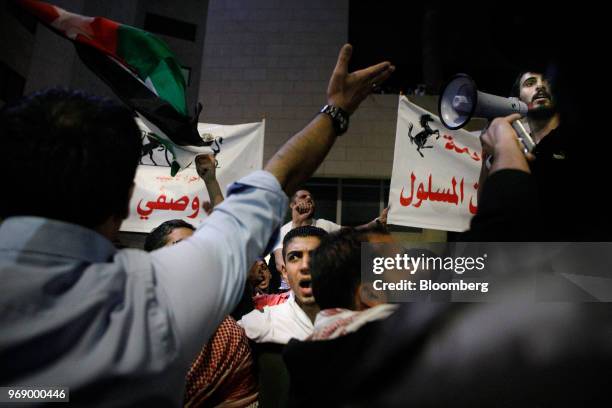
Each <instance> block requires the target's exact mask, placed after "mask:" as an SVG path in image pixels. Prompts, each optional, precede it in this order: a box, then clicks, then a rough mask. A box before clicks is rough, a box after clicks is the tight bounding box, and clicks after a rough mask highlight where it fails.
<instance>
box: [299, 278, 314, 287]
mask: <svg viewBox="0 0 612 408" xmlns="http://www.w3.org/2000/svg"><path fill="white" fill-rule="evenodd" d="M300 288H303V289H311V288H312V279H310V278H304V279H302V280H300Z"/></svg>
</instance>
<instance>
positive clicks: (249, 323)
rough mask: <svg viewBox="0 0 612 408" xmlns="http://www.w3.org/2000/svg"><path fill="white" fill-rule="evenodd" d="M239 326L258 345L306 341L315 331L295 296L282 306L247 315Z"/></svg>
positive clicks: (265, 308) (269, 307) (268, 307)
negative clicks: (292, 340)
mask: <svg viewBox="0 0 612 408" xmlns="http://www.w3.org/2000/svg"><path fill="white" fill-rule="evenodd" d="M238 324H239V325H241V326H242V327H243V328H244V331H245V332H246V335H247V337H248V338H249V339H251V340H253V341H255V342H256V343H278V344H287V343H289V340H291V339H292V338H293V339H298V340H304V339H306V337H308V336H310V335H311V334H312V332H313V330H314V326H313V324H312V322H311V321H310V318H309V317H308V315H306V313H305V312H304V311H303V310H302V308H301V307H300V306H299V305H298V304H297V303H296V302H295V297H294V296H293V295H292V296H290V297H289V299H287V301H286V302H285V303H282V304H280V305H276V306H266V307H264V308H263V310H253V311H252V312H250V313H247V314H246V315H244V316H242V319H241V320H240V321H239V322H238Z"/></svg>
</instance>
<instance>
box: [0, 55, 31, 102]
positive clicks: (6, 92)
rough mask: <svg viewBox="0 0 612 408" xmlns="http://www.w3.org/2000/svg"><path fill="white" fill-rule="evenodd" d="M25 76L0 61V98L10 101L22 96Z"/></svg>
mask: <svg viewBox="0 0 612 408" xmlns="http://www.w3.org/2000/svg"><path fill="white" fill-rule="evenodd" d="M24 87H25V78H24V77H22V76H21V75H19V74H18V73H17V72H15V71H13V70H12V69H11V68H10V67H9V66H8V65H6V64H5V63H3V62H1V61H0V100H3V101H4V102H7V103H8V102H11V101H13V100H15V99H18V98H20V97H21V96H23V89H24Z"/></svg>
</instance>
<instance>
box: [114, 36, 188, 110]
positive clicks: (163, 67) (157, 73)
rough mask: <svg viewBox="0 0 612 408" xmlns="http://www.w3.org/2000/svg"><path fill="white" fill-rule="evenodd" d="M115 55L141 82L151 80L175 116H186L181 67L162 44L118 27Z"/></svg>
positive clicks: (152, 38) (149, 37) (151, 38)
mask: <svg viewBox="0 0 612 408" xmlns="http://www.w3.org/2000/svg"><path fill="white" fill-rule="evenodd" d="M117 54H118V55H119V56H120V57H121V58H123V59H124V60H125V61H126V62H127V63H128V64H129V65H131V66H132V67H134V68H135V69H136V70H137V71H138V75H139V76H140V78H141V79H142V80H143V81H145V80H146V79H147V78H151V82H152V83H153V85H154V86H155V89H156V91H157V93H158V95H159V96H160V97H161V98H162V99H164V100H166V101H167V102H168V103H170V104H171V105H172V106H173V107H174V108H175V109H176V110H177V112H179V113H181V114H183V115H186V116H187V115H188V113H187V106H186V103H185V88H186V86H185V79H184V78H183V74H182V72H181V66H180V64H179V63H178V61H177V60H176V57H175V56H174V54H173V53H172V51H170V49H169V48H168V46H167V45H166V44H165V43H164V42H163V41H161V40H159V39H158V38H156V37H155V36H153V35H152V34H150V33H148V32H146V31H143V30H139V29H137V28H134V27H129V26H124V25H121V26H119V30H118V43H117Z"/></svg>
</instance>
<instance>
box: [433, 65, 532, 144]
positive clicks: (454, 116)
mask: <svg viewBox="0 0 612 408" xmlns="http://www.w3.org/2000/svg"><path fill="white" fill-rule="evenodd" d="M438 111H439V114H440V120H441V121H442V123H443V124H444V126H446V127H447V128H448V129H451V130H455V129H460V128H462V127H463V126H465V125H466V123H468V122H469V120H470V119H472V118H485V119H493V118H498V117H502V116H508V115H511V114H513V113H519V114H520V115H521V116H525V115H527V111H528V106H527V104H526V103H524V102H522V101H521V100H519V99H518V98H504V97H502V96H496V95H491V94H488V93H485V92H480V91H479V90H478V88H477V87H476V83H475V82H474V80H472V78H471V77H470V76H469V75H466V74H457V75H455V76H454V77H453V78H452V79H451V80H450V81H448V83H447V84H446V85H445V86H444V88H443V89H442V92H441V93H440V100H439V101H438ZM512 127H513V128H514V130H515V131H516V132H517V133H518V135H519V139H520V140H521V142H522V143H523V146H524V147H525V150H526V153H527V152H531V151H532V150H533V149H534V147H535V143H534V142H533V139H532V138H531V136H530V135H529V133H528V132H527V131H526V130H525V128H524V127H523V125H522V123H521V122H520V121H518V120H517V121H514V122H513V123H512Z"/></svg>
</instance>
